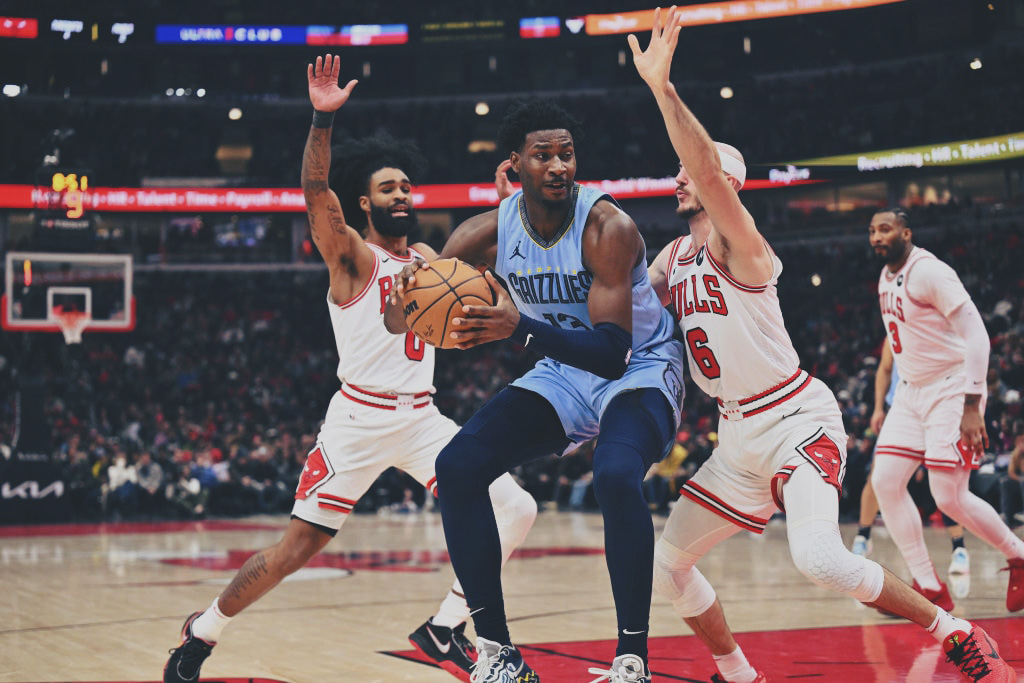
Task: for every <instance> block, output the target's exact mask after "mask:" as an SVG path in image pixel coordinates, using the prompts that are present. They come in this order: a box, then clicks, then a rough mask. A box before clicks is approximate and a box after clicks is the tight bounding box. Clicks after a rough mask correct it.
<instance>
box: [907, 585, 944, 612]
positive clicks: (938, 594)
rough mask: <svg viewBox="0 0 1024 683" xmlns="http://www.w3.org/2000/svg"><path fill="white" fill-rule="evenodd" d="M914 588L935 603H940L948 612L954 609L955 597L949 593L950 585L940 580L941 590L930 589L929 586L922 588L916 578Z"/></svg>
mask: <svg viewBox="0 0 1024 683" xmlns="http://www.w3.org/2000/svg"><path fill="white" fill-rule="evenodd" d="M914 590H916V591H917V592H918V593H920V594H921V595H923V596H924V597H926V598H928V601H929V602H931V603H932V604H933V605H938V606H939V607H941V608H942V609H944V610H946V611H947V612H950V611H952V609H953V598H952V597H951V596H950V595H949V586H947V585H946V584H945V583H943V582H942V581H941V580H940V581H939V590H937V591H936V590H928V589H927V588H921V586H919V585H918V583H917V580H916V579H915V580H914Z"/></svg>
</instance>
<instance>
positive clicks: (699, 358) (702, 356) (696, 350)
mask: <svg viewBox="0 0 1024 683" xmlns="http://www.w3.org/2000/svg"><path fill="white" fill-rule="evenodd" d="M686 345H687V346H689V347H690V356H692V357H693V360H694V362H695V363H697V366H698V367H699V368H700V372H701V374H702V375H704V376H705V377H707V378H708V379H718V378H719V377H721V376H722V367H721V366H720V365H719V364H718V359H717V358H715V354H714V352H713V351H712V350H711V349H710V348H708V335H707V332H705V331H704V330H702V329H701V328H699V327H694V328H693V329H692V330H687V331H686Z"/></svg>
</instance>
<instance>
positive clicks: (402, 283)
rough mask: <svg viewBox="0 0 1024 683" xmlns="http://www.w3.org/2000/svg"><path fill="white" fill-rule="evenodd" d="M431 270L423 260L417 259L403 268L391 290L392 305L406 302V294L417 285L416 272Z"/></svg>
mask: <svg viewBox="0 0 1024 683" xmlns="http://www.w3.org/2000/svg"><path fill="white" fill-rule="evenodd" d="M426 268H430V264H429V263H427V262H426V261H424V260H423V259H421V258H418V259H415V260H414V261H413V262H412V263H410V264H408V265H406V266H405V267H403V268H402V270H401V272H400V273H398V275H397V276H396V277H395V286H394V288H393V289H392V290H391V305H392V306H398V305H402V304H404V303H405V302H404V301H403V298H404V297H405V292H406V291H407V290H408V289H409V288H410V287H412V286H413V285H415V284H416V271H418V270H421V269H426Z"/></svg>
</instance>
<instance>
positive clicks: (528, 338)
mask: <svg viewBox="0 0 1024 683" xmlns="http://www.w3.org/2000/svg"><path fill="white" fill-rule="evenodd" d="M531 339H533V333H532V332H531V333H530V334H528V335H526V343H524V344H523V346H529V345H530V340H531Z"/></svg>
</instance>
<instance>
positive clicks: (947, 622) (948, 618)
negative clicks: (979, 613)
mask: <svg viewBox="0 0 1024 683" xmlns="http://www.w3.org/2000/svg"><path fill="white" fill-rule="evenodd" d="M972 628H974V626H973V625H972V624H971V622H969V621H964V620H963V619H959V618H957V617H954V616H953V615H952V614H950V613H949V612H947V611H946V610H944V609H942V608H941V607H940V608H938V613H937V614H936V615H935V621H933V622H932V625H931V626H929V627H928V633H930V634H932V637H933V638H935V640H937V641H939V642H940V643H943V642H945V640H946V638H949V636H950V634H952V633H956V632H957V631H963V632H964V633H970V632H971V629H972Z"/></svg>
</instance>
